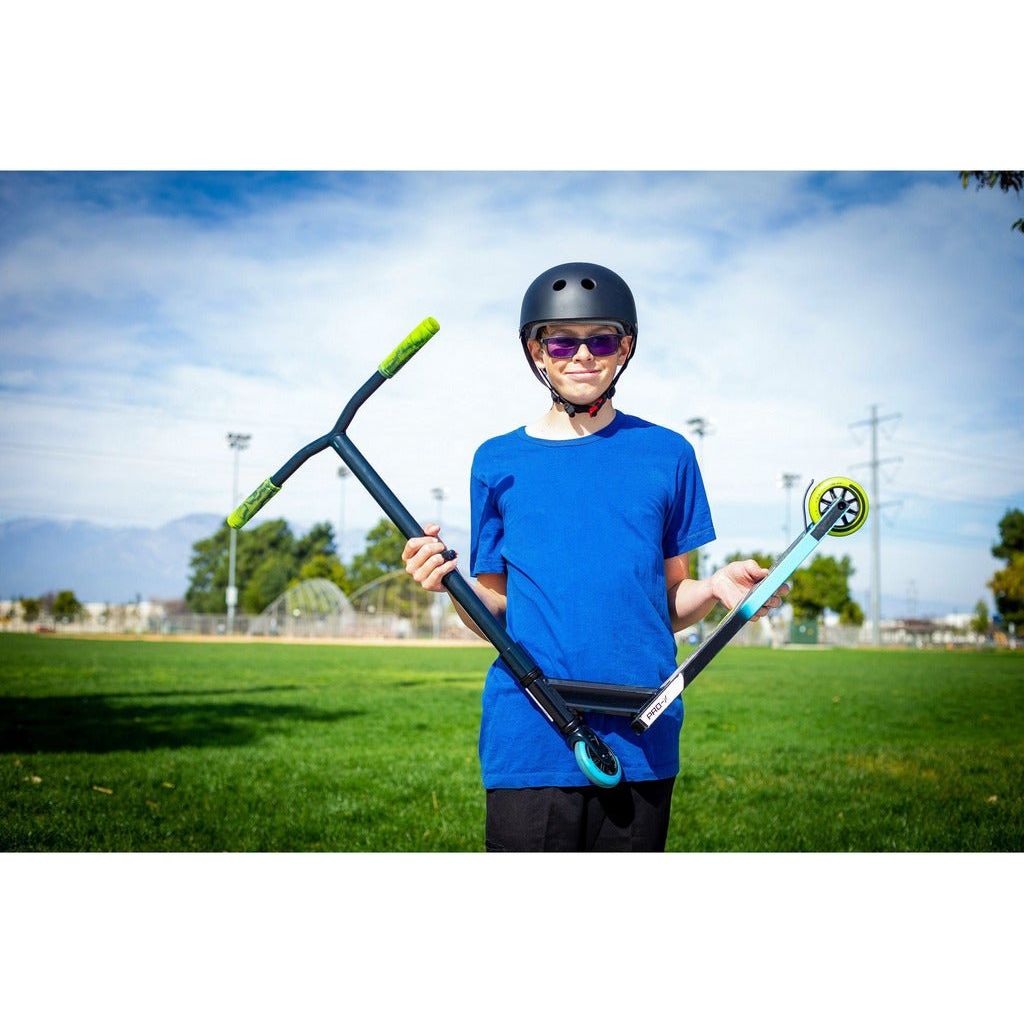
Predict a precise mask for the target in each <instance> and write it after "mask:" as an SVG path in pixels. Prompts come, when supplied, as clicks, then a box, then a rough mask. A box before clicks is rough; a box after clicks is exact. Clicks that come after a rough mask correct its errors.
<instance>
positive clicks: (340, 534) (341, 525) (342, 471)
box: [338, 463, 351, 565]
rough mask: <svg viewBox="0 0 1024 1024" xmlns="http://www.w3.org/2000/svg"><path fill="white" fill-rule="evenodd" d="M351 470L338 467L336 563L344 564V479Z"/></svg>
mask: <svg viewBox="0 0 1024 1024" xmlns="http://www.w3.org/2000/svg"><path fill="white" fill-rule="evenodd" d="M350 474H351V470H350V469H349V468H348V466H346V465H345V464H344V463H342V464H341V465H340V466H339V467H338V479H339V480H340V481H341V505H340V508H339V512H338V561H339V562H341V563H342V564H343V565H344V563H345V478H346V477H347V476H349V475H350Z"/></svg>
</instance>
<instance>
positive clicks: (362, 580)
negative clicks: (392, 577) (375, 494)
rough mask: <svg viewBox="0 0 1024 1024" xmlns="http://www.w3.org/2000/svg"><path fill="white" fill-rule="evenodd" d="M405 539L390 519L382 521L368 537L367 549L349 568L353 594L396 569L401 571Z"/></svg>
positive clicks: (354, 559)
mask: <svg viewBox="0 0 1024 1024" xmlns="http://www.w3.org/2000/svg"><path fill="white" fill-rule="evenodd" d="M404 548H405V537H403V536H402V534H401V533H400V532H399V530H398V527H397V526H395V524H394V523H392V522H391V521H390V520H389V519H381V520H380V521H379V522H378V523H377V525H376V526H375V527H374V528H373V529H372V530H370V532H369V533H368V534H367V535H366V548H365V550H364V551H362V552H361V553H360V554H358V555H356V556H355V558H353V559H352V562H351V564H350V565H349V567H348V578H349V584H350V586H351V588H352V592H354V591H356V590H358V589H359V588H360V587H364V586H366V584H367V583H370V582H371V581H373V580H375V579H377V578H378V577H380V576H383V575H385V574H386V573H389V572H394V571H395V569H401V568H402V566H403V565H404V564H405V563H404V562H403V561H402V550H403V549H404Z"/></svg>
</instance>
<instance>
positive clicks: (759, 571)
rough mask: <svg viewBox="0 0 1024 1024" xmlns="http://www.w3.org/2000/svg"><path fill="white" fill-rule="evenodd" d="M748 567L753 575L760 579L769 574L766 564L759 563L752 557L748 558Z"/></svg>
mask: <svg viewBox="0 0 1024 1024" xmlns="http://www.w3.org/2000/svg"><path fill="white" fill-rule="evenodd" d="M746 568H747V569H748V570H749V571H750V575H751V576H754V577H755V578H756V579H759V580H763V579H764V578H765V576H767V575H768V570H767V569H766V568H765V567H764V566H762V565H758V564H757V562H755V561H754V559H752V558H748V559H747V565H746Z"/></svg>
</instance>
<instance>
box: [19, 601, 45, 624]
mask: <svg viewBox="0 0 1024 1024" xmlns="http://www.w3.org/2000/svg"><path fill="white" fill-rule="evenodd" d="M18 603H19V604H20V605H21V617H22V618H23V619H24V620H25V621H26V622H35V621H36V619H38V618H39V612H40V610H41V608H42V606H41V605H40V603H39V599H38V598H36V597H19V598H18Z"/></svg>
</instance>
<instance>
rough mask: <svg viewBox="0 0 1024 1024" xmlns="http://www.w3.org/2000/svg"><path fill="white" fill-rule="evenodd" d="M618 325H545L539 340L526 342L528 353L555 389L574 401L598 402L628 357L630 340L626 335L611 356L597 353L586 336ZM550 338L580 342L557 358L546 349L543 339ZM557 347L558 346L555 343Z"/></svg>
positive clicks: (613, 329) (614, 329) (611, 331)
mask: <svg viewBox="0 0 1024 1024" xmlns="http://www.w3.org/2000/svg"><path fill="white" fill-rule="evenodd" d="M620 330H621V328H619V327H617V326H616V325H614V324H602V323H592V324H547V325H545V326H544V327H542V328H541V329H540V331H538V335H537V336H538V338H539V339H540V340H538V341H529V342H527V344H528V345H529V348H530V355H531V357H532V358H533V361H534V363H535V364H536V365H537V368H538V369H541V370H544V371H545V372H546V373H547V375H548V379H549V380H550V381H551V384H552V386H553V387H554V389H555V390H556V391H557V392H558V393H559V394H560V395H564V396H565V397H566V398H568V399H569V401H570V402H575V403H576V405H589V404H590V403H591V402H595V401H597V399H598V398H600V397H601V395H603V394H604V392H605V391H607V390H608V388H609V386H610V385H611V382H612V381H613V380H614V379H615V374H616V372H617V370H618V368H619V367H620V366H621V365H622V364H623V363H624V362H625V361H626V358H627V357H628V356H629V350H630V347H631V346H632V344H633V339H632V337H631V336H630V335H628V334H627V335H625V336H624V337H622V339H621V340H620V341H619V347H618V349H617V350H616V351H615V352H612V353H611V354H610V355H605V356H597V355H594V353H593V352H591V351H590V349H589V348H588V347H587V344H586V339H587V338H593V337H597V336H600V335H608V334H618V333H619V332H620ZM552 338H555V339H562V338H572V339H573V340H574V341H577V340H579V341H582V342H583V343H582V344H581V345H580V347H579V348H578V349H577V350H576V353H575V355H572V356H568V357H561V358H559V357H558V356H557V354H556V355H554V356H553V355H552V354H551V353H550V352H549V351H548V347H547V345H545V344H544V342H545V341H550V340H551V339H552ZM556 347H557V346H556Z"/></svg>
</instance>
